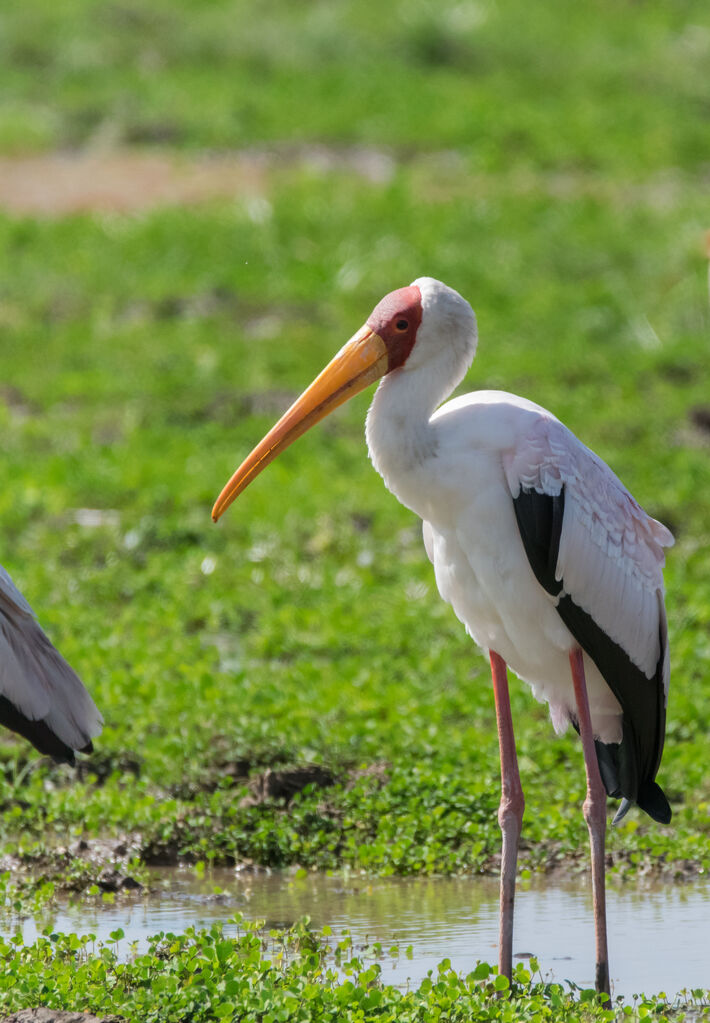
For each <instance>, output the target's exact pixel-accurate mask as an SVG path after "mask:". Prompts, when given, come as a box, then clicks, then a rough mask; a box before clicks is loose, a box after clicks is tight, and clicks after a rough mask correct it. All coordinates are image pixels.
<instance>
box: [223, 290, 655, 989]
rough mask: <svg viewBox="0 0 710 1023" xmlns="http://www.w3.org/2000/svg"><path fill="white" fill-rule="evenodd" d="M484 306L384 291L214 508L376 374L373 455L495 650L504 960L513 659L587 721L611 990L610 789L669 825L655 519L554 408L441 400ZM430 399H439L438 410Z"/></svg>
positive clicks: (514, 795) (514, 774) (483, 643)
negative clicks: (662, 769)
mask: <svg viewBox="0 0 710 1023" xmlns="http://www.w3.org/2000/svg"><path fill="white" fill-rule="evenodd" d="M476 342H477V331H476V318H475V316H474V314H473V310H472V309H471V307H470V305H469V304H468V302H466V301H465V299H463V298H462V297H461V296H460V295H459V294H458V293H457V292H455V291H453V290H452V289H451V288H447V287H446V285H444V284H441V283H440V282H439V281H435V280H433V279H432V278H430V277H423V278H420V279H419V280H416V281H415V282H414V283H413V284H411V285H410V286H409V287H408V288H401V289H399V290H398V291H394V292H391V293H390V294H389V295H387V296H385V298H384V299H382V301H381V302H380V303H379V304H378V305H377V306H376V307H375V309H374V310H373V312H372V314H371V315H370V317H369V319H368V320H367V323H366V324H365V326H364V327H363V328H362V329H361V330H360V331H358V332H357V333H356V334H355V335H354V336H353V337H352V338H351V339H350V341H348V342H347V344H346V345H345V346H344V347H343V348H342V349H341V350H340V352H339V353H338V354H337V355H336V356H335V358H334V359H333V360H332V361H331V362H330V363H329V365H328V366H326V368H325V369H324V370H323V371H322V373H321V374H320V375H319V376H318V377H317V378H316V379H315V380H314V381H313V383H312V384H311V385H310V387H308V388H307V389H306V391H304V393H303V394H302V395H301V397H300V398H299V399H298V400H297V401H296V402H295V403H294V404H293V405H292V406H291V408H290V409H289V410H288V411H287V412H286V413H285V414H284V415H283V416H282V418H281V419H280V420H279V422H278V423H277V424H276V425H275V426H274V427H273V428H272V429H271V430H270V431H269V433H268V434H267V435H266V437H264V439H263V440H262V441H261V442H260V443H259V444H258V445H257V446H256V448H255V449H254V450H253V451H252V453H251V454H250V455H249V456H248V457H247V458H246V459H245V461H244V462H243V463H242V465H241V466H240V467H239V469H237V471H236V472H235V473H234V475H233V476H232V478H231V479H230V481H229V482H228V483H227V485H226V486H225V487H224V489H223V490H222V493H221V494H220V496H219V498H218V499H217V502H216V504H215V507H214V509H213V512H212V515H213V517H214V518H215V519H217V518H218V517H219V516H220V515H221V514H222V512H223V511H224V510H225V509H226V508H227V507H228V506H229V504H230V503H231V502H232V501H233V500H234V498H235V497H236V496H237V495H238V494H240V493H241V491H242V490H244V488H245V487H246V486H248V484H249V483H250V482H251V481H252V480H253V479H254V478H255V477H256V476H257V475H258V473H259V472H261V470H262V469H263V468H264V467H265V466H266V465H268V463H269V462H270V461H271V460H272V459H274V458H275V457H276V456H277V455H278V454H279V453H280V452H281V451H283V450H284V448H286V447H287V446H288V445H289V444H290V443H292V441H294V440H295V439H296V438H297V437H299V436H300V435H301V434H302V433H305V431H306V430H307V429H309V428H310V427H311V426H312V425H314V424H315V423H316V422H318V421H319V420H320V419H322V418H323V417H324V416H326V415H327V414H328V413H329V412H330V411H331V410H332V409H333V408H335V407H337V406H338V405H340V404H342V403H343V402H344V401H346V400H347V399H348V398H350V397H351V396H352V395H353V394H356V393H357V392H358V391H361V390H362V389H363V388H364V387H366V386H368V385H369V384H371V383H372V382H374V381H375V380H378V379H380V378H382V380H381V383H380V385H379V387H378V388H377V392H376V394H375V397H374V400H373V402H372V406H371V408H370V411H369V413H368V417H367V426H366V436H367V445H368V449H369V452H370V457H371V459H372V462H373V464H374V466H375V468H376V469H377V471H378V472H379V473H380V475H381V476H382V478H383V479H384V481H385V483H386V485H387V487H388V488H389V489H390V490H391V491H392V493H393V494H395V496H396V497H397V498H398V499H399V500H400V501H401V502H402V504H404V505H406V506H407V507H408V508H411V509H412V511H414V512H416V514H417V515H419V516H420V518H421V519H422V521H423V524H424V543H425V546H426V550H427V554H428V555H429V558H430V559H431V561H432V562H433V564H434V571H435V574H436V582H437V586H438V588H439V592H440V593H441V595H442V597H444V599H445V600H447V601H448V602H449V603H450V604H451V605H452V607H453V609H454V611H455V612H456V614H457V616H458V617H459V619H460V620H461V621H462V622H463V623H464V625H465V626H466V629H467V630H468V632H469V633H470V635H471V636H472V637H473V639H474V640H475V641H476V643H477V644H478V645H479V646H480V647H481V648H482V649H483V650H485V651H488V653H489V656H490V661H491V670H492V682H493V692H494V699H495V705H496V718H497V725H498V739H499V744H500V754H501V779H502V796H501V803H500V808H499V811H498V820H499V822H500V825H501V829H502V831H503V852H502V857H501V928H500V952H499V956H500V958H499V966H500V970H501V972H502V973H504V974H506V975H507V976H508V977H510V975H511V969H512V936H513V901H514V891H515V872H516V861H517V849H518V841H519V837H520V828H521V824H522V817H523V808H524V799H523V792H522V786H521V783H520V776H519V773H518V766H517V756H516V752H515V739H514V734H513V723H512V717H511V713H510V700H509V696H508V685H507V673H506V664H510V666H511V667H512V668H513V670H514V671H515V672H516V674H518V675H519V676H520V677H521V678H523V679H525V680H526V681H527V682H528V683H529V684H530V686H531V687H532V690H533V692H534V694H535V695H536V696H537V698H538V699H540V700H546V701H547V702H548V703H549V705H550V711H551V715H552V721H553V724H554V726H555V728H556V729H557V730H558V731H561V730H563V729H564V728H565V727H566V726H567V724H568V722H570V721H571V722H572V723H573V725H574V726H575V728H577V730H578V731H579V733H580V738H581V740H582V748H583V752H584V762H585V768H586V774H587V798H586V800H585V803H584V816H585V820H586V821H587V825H588V828H589V836H590V845H591V853H592V857H591V858H592V885H593V893H594V915H595V930H596V945H597V966H596V984H597V988H598V990H599V991H602V992H605V993H606V994H608V993H609V970H608V956H607V941H606V910H605V896H604V835H605V829H606V793H609V794H610V795H612V796H615V797H619V796H621V797H623V802H622V804H621V808H620V810H619V813H618V814H617V820H618V819H620V818H621V817H622V816H623V815H624V814H625V813H626V811H627V810H628V808H629V806H630V805H632V803H634V802H636V803H638V805H639V806H640V807H641V808H642V809H643V810H645V811H646V813H648V814H649V815H650V816H651V817H653V818H654V819H655V820H658V821H662V822H664V823H667V822H668V821H669V820H670V817H671V809H670V806H669V804H668V800H667V799H666V797H665V795H664V793H663V791H662V790H661V789H660V787H659V786H658V784H657V783H656V781H655V778H656V772H657V770H658V766H659V763H660V759H661V753H662V750H663V741H664V734H665V717H666V702H667V696H668V679H669V659H668V637H667V630H666V617H665V609H664V604H663V577H662V567H663V548H664V547H667V546H669V545H670V544H671V543H672V542H673V538H672V536H671V534H670V533H669V532H668V530H667V529H666V528H665V526H663V525H661V523H660V522H657V521H656V520H655V519H652V518H651V517H650V516H648V515H646V513H645V512H644V511H643V509H642V508H640V506H639V505H638V504H637V503H636V501H635V500H634V499H633V497H632V496H631V495H630V494H629V492H628V491H627V490H626V489H625V488H624V486H623V485H622V484H621V483H620V482H619V480H618V479H617V477H616V476H615V475H614V474H613V472H612V471H611V470H610V469H609V468H608V467H607V466H606V465H605V464H604V463H603V462H602V461H601V460H600V459H599V458H597V456H596V455H595V454H594V453H593V452H591V451H590V450H589V449H588V448H586V447H585V446H584V445H583V444H582V443H580V441H578V440H577V438H576V437H575V436H574V435H573V434H572V433H570V431H569V430H568V429H567V428H566V427H565V426H563V425H562V423H560V422H559V420H557V419H555V417H554V416H553V415H551V414H550V413H549V412H546V411H545V410H544V409H542V408H540V407H539V406H538V405H535V404H533V403H532V402H530V401H526V400H525V399H524V398H518V397H515V396H514V395H510V394H505V393H503V392H500V391H479V392H474V393H473V394H468V395H465V396H463V397H461V398H456V399H454V400H453V401H450V402H448V403H447V404H445V405H443V406H442V407H441V408H439V406H440V405H441V402H442V401H444V399H445V398H446V397H448V395H449V394H451V392H452V390H453V389H454V388H455V387H456V386H457V385H458V384H459V383H460V381H461V380H462V379H463V376H464V374H465V373H466V370H467V369H468V368H469V366H470V365H471V362H472V360H473V356H474V353H475V350H476ZM437 410H438V411H437Z"/></svg>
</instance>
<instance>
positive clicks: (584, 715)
mask: <svg viewBox="0 0 710 1023" xmlns="http://www.w3.org/2000/svg"><path fill="white" fill-rule="evenodd" d="M569 662H570V666H571V668H572V681H573V682H574V696H575V700H576V703H577V717H578V722H579V734H580V737H581V739H582V749H583V751H584V766H585V767H586V770H587V798H586V799H585V800H584V807H583V812H584V819H585V821H586V822H587V827H588V829H589V844H590V847H591V852H592V898H593V901H594V932H595V938H596V946H597V968H596V988H597V991H601V992H603V993H604V994H606V995H608V994H610V990H609V952H608V948H607V939H606V893H605V881H604V868H605V864H604V839H605V835H606V790H605V788H604V783H603V782H602V777H601V774H600V773H599V761H598V760H597V752H596V749H595V748H594V730H593V729H592V716H591V714H590V711H589V697H588V696H587V682H586V679H585V677H584V655H583V654H582V651H581V650H580V649H579V647H576V648H575V649H574V650H571V651H570V655H569Z"/></svg>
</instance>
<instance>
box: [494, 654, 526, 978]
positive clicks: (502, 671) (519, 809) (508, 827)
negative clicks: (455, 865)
mask: <svg viewBox="0 0 710 1023" xmlns="http://www.w3.org/2000/svg"><path fill="white" fill-rule="evenodd" d="M490 657H491V675H492V676H493V694H494V697H495V702H496V719H497V721H498V744H499V746H500V778H501V796H500V806H499V807H498V823H499V824H500V829H501V831H502V832H503V852H502V856H501V861H500V939H499V944H498V970H499V972H500V973H501V974H502V975H503V976H504V977H507V978H508V980H510V979H511V975H512V972H513V909H514V904H515V872H516V869H517V863H518V843H519V841H520V830H521V828H522V824H523V810H524V809H525V799H524V797H523V787H522V785H521V784H520V773H519V771H518V757H517V754H516V752H515V735H514V734H513V716H512V714H511V711H510V693H509V692H508V672H507V669H506V665H505V661H504V660H503V658H502V657H500V656H499V655H498V654H497V653H496V652H495V651H494V650H491V652H490Z"/></svg>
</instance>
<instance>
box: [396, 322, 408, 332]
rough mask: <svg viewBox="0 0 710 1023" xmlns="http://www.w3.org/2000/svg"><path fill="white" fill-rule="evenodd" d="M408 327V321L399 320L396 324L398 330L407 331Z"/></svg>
mask: <svg viewBox="0 0 710 1023" xmlns="http://www.w3.org/2000/svg"><path fill="white" fill-rule="evenodd" d="M408 326H409V322H408V321H407V320H397V322H396V323H395V328H396V329H397V330H406V329H407V327H408Z"/></svg>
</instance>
